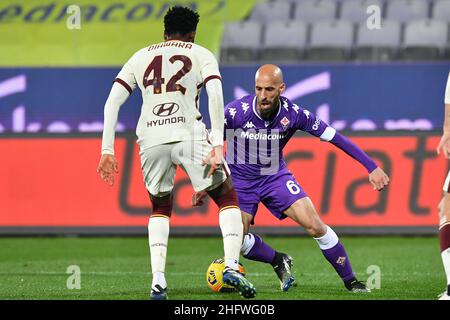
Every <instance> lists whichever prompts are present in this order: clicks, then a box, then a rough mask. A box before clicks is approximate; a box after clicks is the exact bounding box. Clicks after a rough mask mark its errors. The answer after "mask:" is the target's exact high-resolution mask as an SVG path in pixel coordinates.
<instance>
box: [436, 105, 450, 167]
mask: <svg viewBox="0 0 450 320" xmlns="http://www.w3.org/2000/svg"><path fill="white" fill-rule="evenodd" d="M443 131H444V132H443V133H442V136H441V140H440V141H439V145H438V146H437V148H436V152H437V154H441V151H442V153H443V154H444V157H445V158H446V159H449V158H450V103H446V104H445V114H444V127H443Z"/></svg>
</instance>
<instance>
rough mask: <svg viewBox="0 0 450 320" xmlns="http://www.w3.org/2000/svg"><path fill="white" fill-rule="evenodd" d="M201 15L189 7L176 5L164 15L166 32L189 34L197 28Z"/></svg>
mask: <svg viewBox="0 0 450 320" xmlns="http://www.w3.org/2000/svg"><path fill="white" fill-rule="evenodd" d="M199 21H200V16H199V14H198V13H197V12H195V11H194V10H192V9H191V8H189V7H181V6H175V7H172V8H170V9H169V10H168V11H167V13H166V15H165V16H164V33H165V34H167V35H168V36H170V35H174V34H181V35H187V34H188V33H190V32H193V31H195V30H196V29H197V24H198V22H199Z"/></svg>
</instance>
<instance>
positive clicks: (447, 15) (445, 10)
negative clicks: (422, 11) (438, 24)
mask: <svg viewBox="0 0 450 320" xmlns="http://www.w3.org/2000/svg"><path fill="white" fill-rule="evenodd" d="M431 16H432V18H433V19H436V20H442V21H446V22H450V1H449V0H439V1H436V2H435V3H434V6H433V11H432V15H431Z"/></svg>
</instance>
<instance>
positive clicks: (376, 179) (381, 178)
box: [369, 167, 389, 191]
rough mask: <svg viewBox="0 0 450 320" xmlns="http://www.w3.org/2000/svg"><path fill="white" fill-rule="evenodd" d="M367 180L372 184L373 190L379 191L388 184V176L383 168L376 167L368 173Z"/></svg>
mask: <svg viewBox="0 0 450 320" xmlns="http://www.w3.org/2000/svg"><path fill="white" fill-rule="evenodd" d="M369 181H370V183H371V184H372V186H373V190H378V191H381V190H383V189H384V187H386V186H387V185H388V184H389V177H388V175H387V174H386V173H385V172H384V171H383V169H381V168H380V167H377V168H376V169H375V170H373V171H372V172H371V173H369Z"/></svg>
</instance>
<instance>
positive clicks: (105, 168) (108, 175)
mask: <svg viewBox="0 0 450 320" xmlns="http://www.w3.org/2000/svg"><path fill="white" fill-rule="evenodd" d="M97 173H99V174H100V177H101V178H102V180H103V181H105V182H106V183H109V185H110V186H112V185H114V174H116V173H119V163H118V162H117V159H116V157H114V155H112V154H103V155H102V157H101V158H100V162H99V164H98V167H97Z"/></svg>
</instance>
